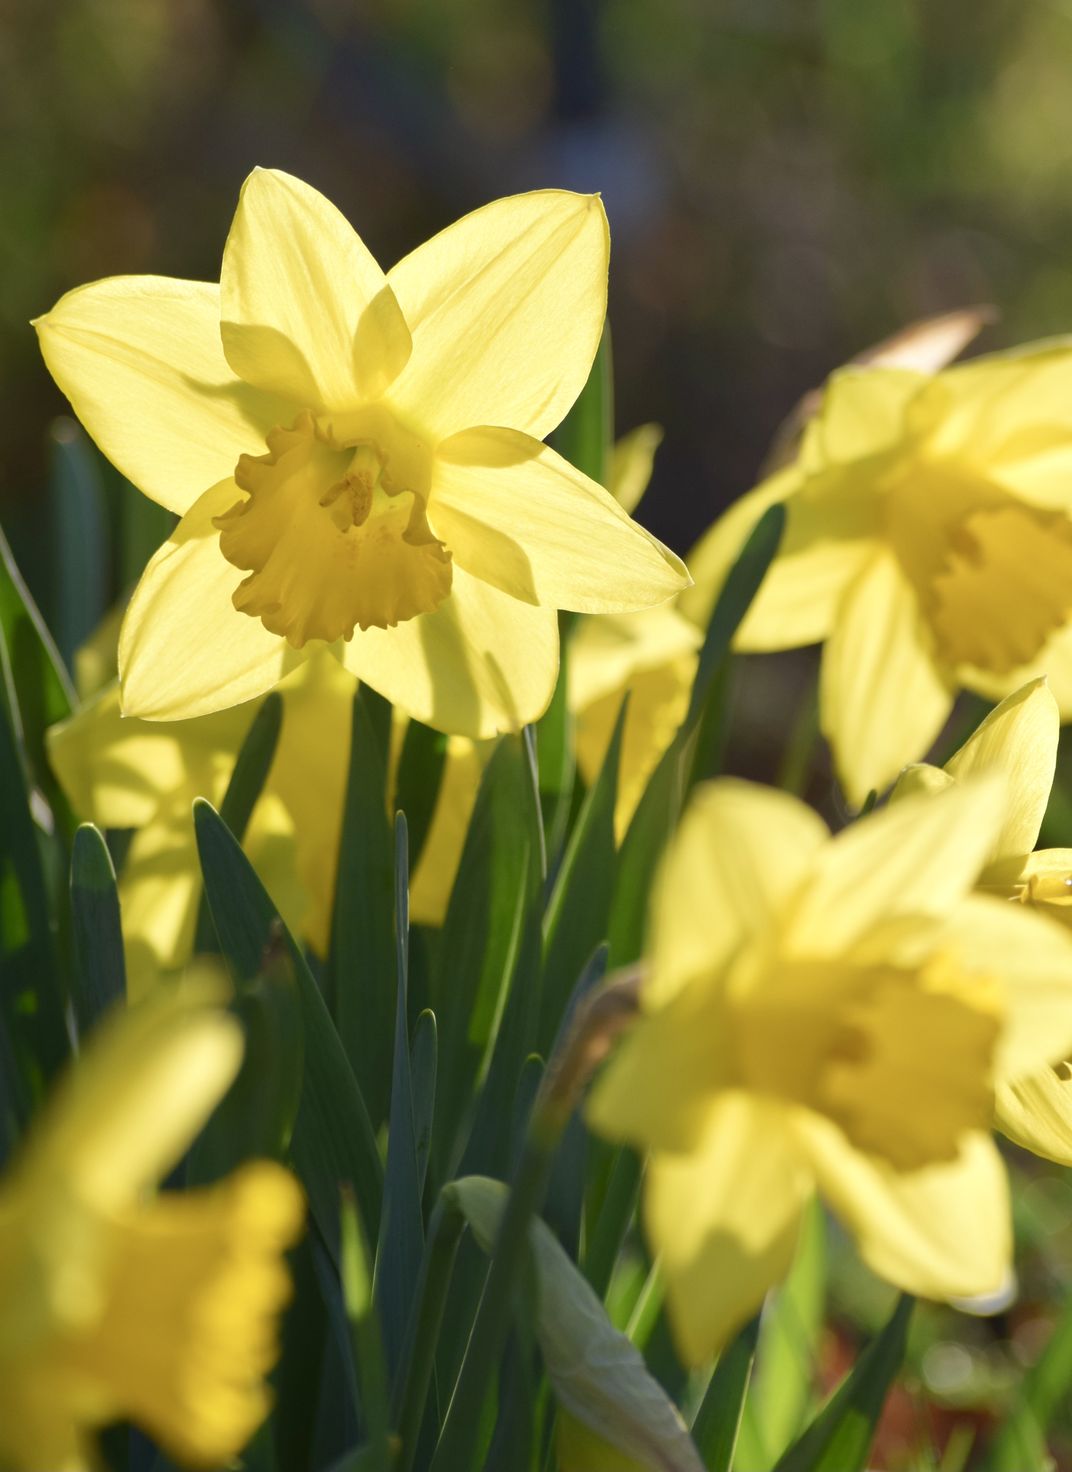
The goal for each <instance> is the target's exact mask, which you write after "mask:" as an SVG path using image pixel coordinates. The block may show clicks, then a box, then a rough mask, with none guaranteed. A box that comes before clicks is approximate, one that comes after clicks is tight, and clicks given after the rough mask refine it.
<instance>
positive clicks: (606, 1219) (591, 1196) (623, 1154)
mask: <svg viewBox="0 0 1072 1472" xmlns="http://www.w3.org/2000/svg"><path fill="white" fill-rule="evenodd" d="M599 1148H600V1149H602V1150H603V1151H608V1150H609V1166H608V1168H607V1171H606V1186H605V1188H604V1189H603V1190H602V1191H601V1192H599V1193H598V1195H597V1193H596V1192H594V1191H592V1190H589V1193H588V1200H587V1201H586V1203H585V1204H586V1211H587V1220H588V1232H587V1243H588V1246H587V1250H586V1252H585V1256H584V1274H585V1277H586V1278H587V1279H588V1281H589V1283H591V1285H592V1287H593V1288H594V1289H595V1291H596V1293H597V1294H599V1296H600V1297H601V1298H602V1297H603V1296H604V1295H605V1294H606V1292H607V1289H608V1287H609V1286H610V1280H611V1275H612V1273H613V1272H614V1264H615V1262H617V1260H618V1254H619V1252H620V1251H621V1246H622V1242H623V1241H624V1240H625V1234H626V1232H627V1231H628V1230H629V1224H630V1222H631V1221H632V1220H633V1213H634V1211H635V1210H636V1204H637V1200H638V1199H639V1196H640V1178H641V1163H640V1157H639V1156H638V1155H637V1153H636V1151H635V1150H632V1149H630V1147H629V1146H628V1145H619V1146H616V1147H614V1148H613V1149H610V1147H608V1146H606V1145H602V1144H601V1145H600V1147H599Z"/></svg>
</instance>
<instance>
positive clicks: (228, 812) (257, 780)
mask: <svg viewBox="0 0 1072 1472" xmlns="http://www.w3.org/2000/svg"><path fill="white" fill-rule="evenodd" d="M282 727H283V698H282V696H281V695H280V694H279V693H278V691H275V690H273V691H272V693H271V694H270V695H269V696H267V698H266V699H265V701H264V703H263V705H262V706H261V708H260V710H259V711H258V712H257V714H256V715H255V716H254V718H253V722H252V724H251V725H250V728H249V730H248V731H247V732H246V739H245V740H244V741H243V742H242V746H241V748H240V750H239V753H238V756H237V757H236V758H235V764H234V768H233V770H232V772H231V780H230V781H229V782H228V784H227V791H226V792H225V793H224V795H223V801H222V802H221V803H220V817H221V818H222V819H223V821H224V822H225V823H226V824H227V827H228V828H229V829H230V830H231V832H232V833H233V834H234V836H235V838H237V839H238V842H239V843H241V842H242V840H243V839H244V838H245V836H246V828H247V827H248V826H249V820H250V818H251V817H252V815H253V809H254V808H255V807H256V805H257V799H258V798H259V797H260V795H261V793H262V792H263V791H264V784H265V782H266V781H267V780H268V773H269V772H270V771H271V768H272V762H273V761H274V760H275V753H276V748H277V746H278V745H279V733H280V731H281V730H282ZM214 947H215V928H214V926H213V924H212V916H211V915H210V914H209V909H208V902H207V899H206V897H205V895H204V894H203V893H202V896H201V903H200V905H199V907H198V912H197V928H196V930H195V939H194V951H195V952H197V953H202V952H205V951H211V950H213V949H214Z"/></svg>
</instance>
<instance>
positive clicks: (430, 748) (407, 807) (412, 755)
mask: <svg viewBox="0 0 1072 1472" xmlns="http://www.w3.org/2000/svg"><path fill="white" fill-rule="evenodd" d="M446 758H447V737H446V736H444V735H443V733H442V732H441V731H433V730H432V728H431V727H430V726H422V725H421V723H420V721H414V720H410V721H409V723H408V724H407V726H406V734H405V736H403V738H402V751H401V754H400V755H399V758H398V775H397V776H396V778H395V798H394V805H395V807H396V808H401V810H402V811H403V812H404V813H405V815H406V823H407V825H408V828H409V868H410V873H411V874H412V873H413V872H414V871H415V870H416V868H417V865H418V864H419V863H420V859H421V853H422V852H423V850H424V844H425V840H426V839H427V837H428V830H429V829H430V828H431V826H432V818H433V816H434V815H435V810H436V803H437V802H438V800H439V789H440V785H441V783H442V779H443V769H444V766H445V764H446Z"/></svg>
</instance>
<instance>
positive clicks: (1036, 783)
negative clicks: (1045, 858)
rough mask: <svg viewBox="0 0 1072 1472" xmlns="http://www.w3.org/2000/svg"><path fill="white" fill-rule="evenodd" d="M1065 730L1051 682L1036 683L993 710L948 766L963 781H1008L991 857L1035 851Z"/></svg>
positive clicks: (1042, 680) (952, 774)
mask: <svg viewBox="0 0 1072 1472" xmlns="http://www.w3.org/2000/svg"><path fill="white" fill-rule="evenodd" d="M1059 726H1060V715H1059V713H1058V710H1057V702H1056V701H1055V700H1054V698H1053V696H1052V695H1051V694H1050V692H1049V690H1048V689H1047V686H1046V681H1045V680H1044V679H1039V680H1033V681H1032V682H1031V683H1030V684H1029V685H1025V686H1024V688H1023V689H1022V690H1018V691H1016V693H1015V694H1014V695H1010V696H1009V697H1008V698H1007V699H1005V700H1003V701H1002V703H1001V704H1000V705H999V706H998V707H997V709H996V710H993V711H991V712H990V714H989V715H988V716H987V718H986V720H985V721H984V722H983V723H982V725H981V726H980V727H979V729H978V730H977V731H975V732H974V733H973V735H971V736H970V737H969V738H968V740H967V741H966V742H965V743H964V745H963V746H962V747H961V748H960V750H959V751H958V752H957V753H956V755H955V756H953V757H951V758H950V760H949V761H948V762H947V763H946V771H947V772H948V773H949V774H950V776H952V777H955V778H957V779H958V780H959V779H962V778H964V777H967V776H970V775H971V774H972V773H980V772H999V773H1001V775H1002V776H1004V777H1005V778H1006V781H1007V795H1008V804H1009V807H1008V812H1007V814H1006V817H1005V821H1004V823H1003V824H1002V826H1001V832H1000V833H999V834H998V838H997V842H996V844H995V847H994V852H993V853H992V854H991V858H993V859H1004V858H1011V857H1014V856H1018V855H1021V854H1028V853H1030V852H1031V850H1032V849H1033V848H1034V847H1035V843H1036V841H1037V839H1038V836H1039V829H1040V828H1041V827H1042V819H1043V818H1044V817H1045V814H1046V804H1047V803H1048V802H1049V799H1050V788H1051V787H1052V786H1053V774H1054V771H1055V770H1056V767H1057V737H1058V730H1059Z"/></svg>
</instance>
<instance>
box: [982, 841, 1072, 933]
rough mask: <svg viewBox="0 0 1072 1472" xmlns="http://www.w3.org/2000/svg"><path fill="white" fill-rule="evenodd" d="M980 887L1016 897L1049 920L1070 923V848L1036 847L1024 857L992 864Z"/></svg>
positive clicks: (1071, 908)
mask: <svg viewBox="0 0 1072 1472" xmlns="http://www.w3.org/2000/svg"><path fill="white" fill-rule="evenodd" d="M980 888H987V889H993V890H994V892H995V893H997V894H999V895H1001V896H1002V898H1015V899H1018V900H1020V901H1021V902H1022V903H1023V904H1025V905H1030V907H1031V908H1032V909H1033V910H1040V911H1041V912H1042V914H1044V915H1046V916H1047V917H1048V918H1049V919H1051V920H1059V921H1061V922H1062V924H1065V925H1069V924H1072V848H1040V849H1038V850H1037V851H1036V852H1035V853H1033V854H1028V855H1027V856H1026V857H1017V858H1015V859H1009V860H1008V862H1007V863H1004V864H993V865H991V866H990V867H989V868H988V870H987V872H986V873H985V874H984V875H983V881H982V884H981V886H980Z"/></svg>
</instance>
